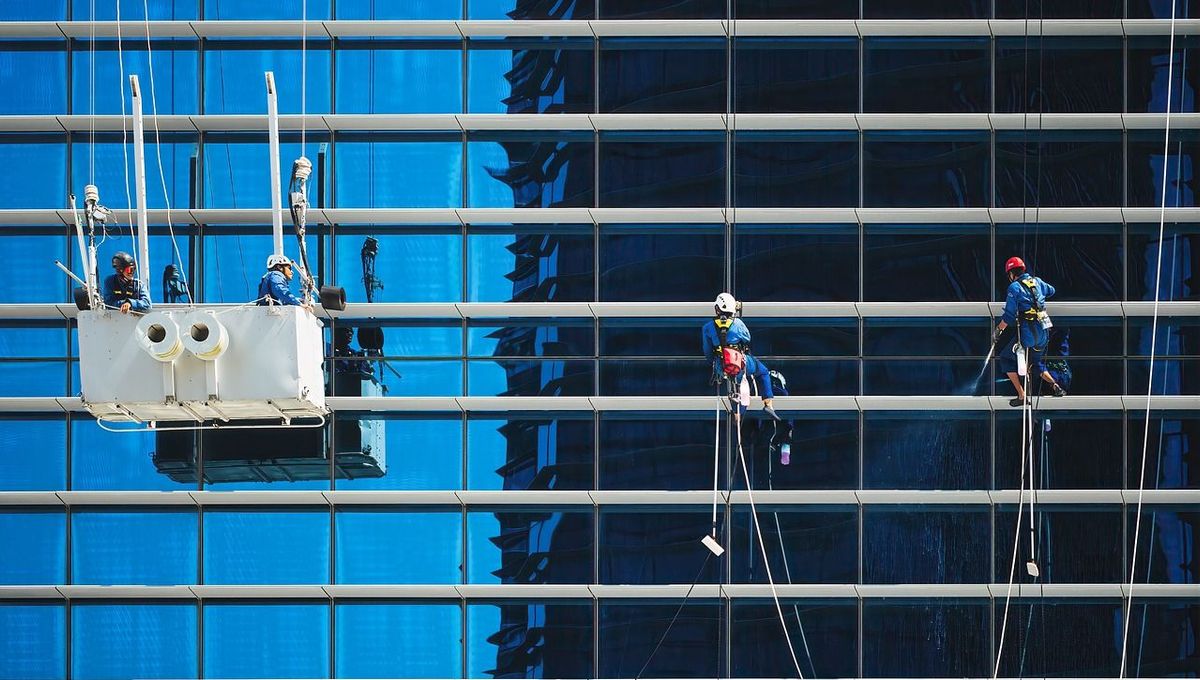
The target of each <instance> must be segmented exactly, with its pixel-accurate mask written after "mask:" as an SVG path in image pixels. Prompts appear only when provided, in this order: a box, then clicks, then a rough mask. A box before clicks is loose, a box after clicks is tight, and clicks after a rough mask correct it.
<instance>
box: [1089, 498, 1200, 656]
mask: <svg viewBox="0 0 1200 680" xmlns="http://www.w3.org/2000/svg"><path fill="white" fill-rule="evenodd" d="M1136 513H1137V508H1136V507H1135V506H1131V507H1129V508H1128V509H1127V510H1126V512H1125V541H1126V543H1125V550H1126V555H1129V554H1132V553H1133V552H1134V551H1133V534H1134V533H1135V532H1139V529H1138V527H1137V518H1138V516H1137V514H1136ZM1107 530H1108V531H1109V532H1110V535H1111V538H1112V539H1113V540H1114V541H1117V540H1119V539H1120V529H1116V530H1113V529H1112V528H1111V527H1110V528H1108V529H1107ZM1101 540H1103V539H1101ZM1105 542H1106V543H1107V541H1105ZM1195 549H1196V515H1195V513H1194V512H1193V511H1192V508H1191V507H1190V506H1187V505H1160V504H1157V503H1154V504H1146V505H1144V506H1142V510H1141V529H1140V535H1139V536H1138V548H1137V565H1136V567H1135V568H1136V578H1137V580H1138V582H1139V583H1142V582H1145V583H1174V584H1180V585H1183V584H1194V583H1196V582H1197V578H1196V574H1195V571H1194V570H1192V569H1191V568H1190V559H1189V557H1188V556H1189V555H1191V554H1192V552H1193V551H1194V550H1195ZM1119 551H1120V548H1114V555H1118V554H1120V552H1119ZM1125 559H1126V560H1128V559H1129V558H1128V557H1126V558H1125ZM1108 561H1110V562H1111V558H1109V560H1108ZM1136 613H1140V612H1137V610H1135V614H1136ZM1135 620H1136V619H1135ZM1130 632H1131V633H1132V632H1133V631H1132V630H1131V631H1130Z"/></svg>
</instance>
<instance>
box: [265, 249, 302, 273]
mask: <svg viewBox="0 0 1200 680" xmlns="http://www.w3.org/2000/svg"><path fill="white" fill-rule="evenodd" d="M285 264H286V265H287V266H289V267H295V266H296V265H295V264H294V263H293V262H292V261H291V260H290V259H288V256H287V255H276V254H274V253H272V254H270V255H268V256H267V269H268V270H271V269H274V268H276V267H278V266H280V265H285Z"/></svg>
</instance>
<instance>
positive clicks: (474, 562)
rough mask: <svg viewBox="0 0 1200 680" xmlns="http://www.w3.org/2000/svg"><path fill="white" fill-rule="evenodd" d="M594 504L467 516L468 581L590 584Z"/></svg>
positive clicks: (593, 541)
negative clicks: (561, 508) (586, 506)
mask: <svg viewBox="0 0 1200 680" xmlns="http://www.w3.org/2000/svg"><path fill="white" fill-rule="evenodd" d="M592 518H593V514H592V510H591V508H570V509H568V510H567V511H562V510H558V509H556V508H549V507H546V506H541V507H539V508H538V509H537V510H536V511H533V510H523V511H522V510H512V511H504V512H477V511H472V512H471V513H470V514H469V515H468V516H467V522H468V525H467V531H468V534H469V535H468V537H467V538H468V539H469V541H468V543H467V550H468V554H467V562H468V564H469V566H470V571H469V572H468V574H467V582H468V583H527V584H535V583H549V584H554V583H560V584H567V583H574V584H578V583H592V574H593V561H592V560H593V554H592V551H593V547H594V545H595V539H594V538H593V535H594V531H595V522H594V521H593V519H592Z"/></svg>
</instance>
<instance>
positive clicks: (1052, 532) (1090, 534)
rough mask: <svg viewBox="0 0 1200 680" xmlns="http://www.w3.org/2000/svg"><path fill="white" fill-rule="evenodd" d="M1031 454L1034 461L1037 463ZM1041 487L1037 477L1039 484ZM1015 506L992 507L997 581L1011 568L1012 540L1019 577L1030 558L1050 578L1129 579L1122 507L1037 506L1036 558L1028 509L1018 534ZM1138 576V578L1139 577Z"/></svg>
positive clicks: (1079, 580)
mask: <svg viewBox="0 0 1200 680" xmlns="http://www.w3.org/2000/svg"><path fill="white" fill-rule="evenodd" d="M1040 464H1041V463H1040V461H1038V460H1036V459H1035V465H1040ZM1038 486H1039V488H1041V486H1040V482H1039V483H1038ZM1017 510H1018V508H1017V507H1015V506H1013V505H1004V506H997V507H996V519H995V525H994V526H995V532H996V534H995V549H994V550H995V552H994V555H993V559H994V560H995V566H994V569H995V574H996V579H995V580H996V581H997V582H1003V581H1007V580H1008V574H1009V570H1010V569H1011V567H1012V559H1013V541H1014V540H1016V543H1017V569H1018V570H1019V571H1018V574H1017V576H1016V578H1017V580H1018V581H1019V580H1021V575H1020V572H1021V571H1023V570H1024V569H1025V564H1026V563H1027V562H1029V561H1030V560H1031V559H1033V560H1035V561H1036V562H1037V565H1038V568H1039V570H1040V571H1041V574H1042V578H1044V579H1047V582H1049V583H1120V582H1123V581H1126V580H1128V576H1127V575H1126V574H1127V571H1128V568H1127V566H1126V559H1127V558H1124V557H1123V556H1122V552H1121V540H1122V537H1121V509H1120V507H1119V506H1116V505H1081V506H1062V505H1052V506H1047V505H1045V504H1043V505H1039V506H1037V511H1036V512H1035V513H1034V515H1033V519H1032V521H1033V526H1034V532H1033V536H1034V538H1033V540H1034V542H1035V544H1036V545H1037V553H1036V555H1035V556H1034V557H1031V556H1030V553H1029V543H1030V537H1029V522H1030V521H1031V520H1030V517H1029V510H1028V509H1027V508H1026V509H1025V518H1024V520H1023V524H1022V527H1021V532H1020V534H1019V535H1018V534H1016V533H1015V531H1016V526H1017ZM1139 580H1141V579H1139Z"/></svg>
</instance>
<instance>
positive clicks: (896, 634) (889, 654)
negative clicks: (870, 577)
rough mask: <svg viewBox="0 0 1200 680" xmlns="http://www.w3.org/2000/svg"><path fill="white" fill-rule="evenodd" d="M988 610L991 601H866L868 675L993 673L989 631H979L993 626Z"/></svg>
mask: <svg viewBox="0 0 1200 680" xmlns="http://www.w3.org/2000/svg"><path fill="white" fill-rule="evenodd" d="M988 611H989V607H988V604H987V601H985V600H949V599H947V600H935V601H932V602H904V601H903V600H900V601H897V600H866V601H864V603H863V610H862V618H863V624H862V625H863V677H867V678H899V677H922V678H959V677H972V676H979V675H981V674H984V673H987V672H988V667H989V665H990V663H991V661H990V659H989V656H988V648H989V645H988V636H986V635H980V633H979V632H980V631H983V630H987V626H988ZM1015 629H1016V627H1015V626H1013V627H1010V629H1009V630H1014V631H1015ZM1014 657H1015V655H1014Z"/></svg>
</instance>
